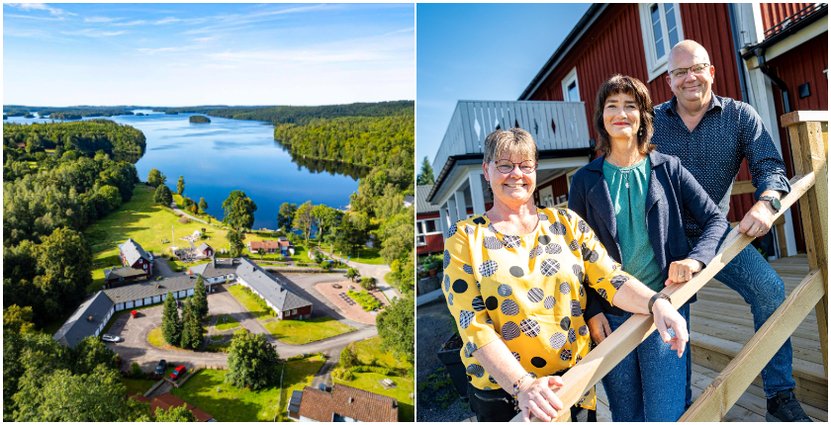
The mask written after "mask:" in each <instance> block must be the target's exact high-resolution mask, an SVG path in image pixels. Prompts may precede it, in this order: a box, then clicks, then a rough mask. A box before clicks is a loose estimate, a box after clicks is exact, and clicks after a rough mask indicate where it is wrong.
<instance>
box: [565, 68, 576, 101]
mask: <svg viewBox="0 0 831 425" xmlns="http://www.w3.org/2000/svg"><path fill="white" fill-rule="evenodd" d="M561 84H562V85H563V100H564V101H566V102H579V101H580V86H579V85H578V84H577V68H576V67H575V68H572V69H571V71H570V72H569V73H568V75H566V78H563V81H562V83H561Z"/></svg>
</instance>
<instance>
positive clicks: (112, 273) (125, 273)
mask: <svg viewBox="0 0 831 425" xmlns="http://www.w3.org/2000/svg"><path fill="white" fill-rule="evenodd" d="M136 276H147V272H146V271H144V270H141V269H134V268H132V267H113V268H111V269H105V270H104V280H111V279H118V278H129V277H136Z"/></svg>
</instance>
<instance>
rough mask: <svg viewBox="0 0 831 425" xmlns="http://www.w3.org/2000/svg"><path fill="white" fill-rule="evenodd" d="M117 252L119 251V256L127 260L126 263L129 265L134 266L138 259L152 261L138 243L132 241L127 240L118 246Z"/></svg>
mask: <svg viewBox="0 0 831 425" xmlns="http://www.w3.org/2000/svg"><path fill="white" fill-rule="evenodd" d="M118 250H119V251H121V255H123V256H124V258H126V259H127V262H128V263H130V265H133V264H136V261H138V260H139V258H144V259H145V260H147V261H148V262H150V261H153V257H151V256H150V254H148V253H147V251H145V250H144V248H142V247H141V245H139V243H138V242H136V241H134V240H132V239H127V241H126V242H124V243H123V244H121V245H119V246H118Z"/></svg>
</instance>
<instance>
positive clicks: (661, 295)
mask: <svg viewBox="0 0 831 425" xmlns="http://www.w3.org/2000/svg"><path fill="white" fill-rule="evenodd" d="M659 299H661V300H667V301H669V303H670V304H672V300H671V299H670V298H669V295H667V294H665V293H663V292H656V293H655V295H653V296H652V298H650V299H649V304H647V309H649V314H652V305H653V304H655V301H658V300H659Z"/></svg>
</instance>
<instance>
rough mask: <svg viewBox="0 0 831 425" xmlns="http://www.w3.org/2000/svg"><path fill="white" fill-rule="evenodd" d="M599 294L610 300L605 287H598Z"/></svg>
mask: <svg viewBox="0 0 831 425" xmlns="http://www.w3.org/2000/svg"><path fill="white" fill-rule="evenodd" d="M597 294H598V295H600V297H601V298H603V299H604V300H607V301H608V299H609V297H608V296H607V294H606V290H605V289H603V288H600V289H598V290H597Z"/></svg>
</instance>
